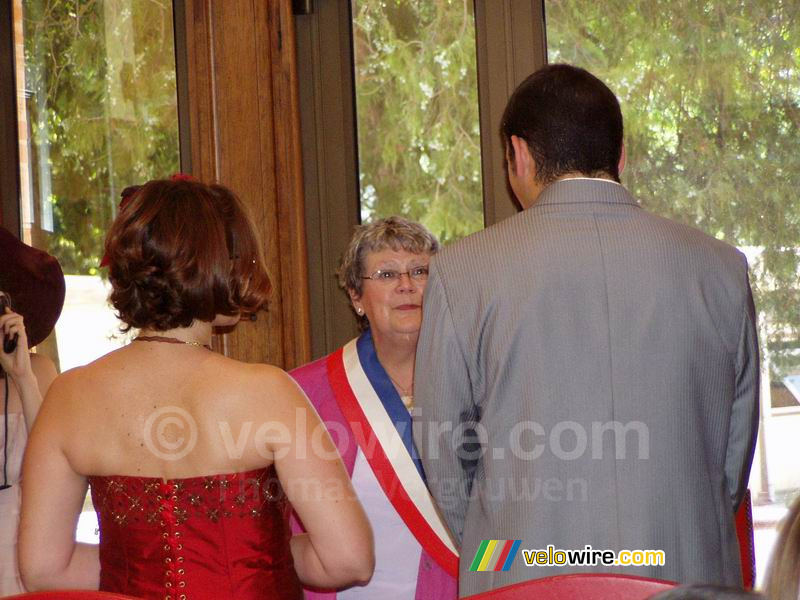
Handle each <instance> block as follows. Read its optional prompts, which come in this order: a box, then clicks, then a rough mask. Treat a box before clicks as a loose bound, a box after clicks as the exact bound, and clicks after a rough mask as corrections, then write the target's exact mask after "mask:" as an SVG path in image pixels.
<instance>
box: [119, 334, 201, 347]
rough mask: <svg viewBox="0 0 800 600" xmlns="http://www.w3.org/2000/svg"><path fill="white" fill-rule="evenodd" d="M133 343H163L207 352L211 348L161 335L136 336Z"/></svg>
mask: <svg viewBox="0 0 800 600" xmlns="http://www.w3.org/2000/svg"><path fill="white" fill-rule="evenodd" d="M133 341H134V342H165V343H167V344H186V345H187V346H194V347H195V348H206V349H207V350H211V346H209V345H208V344H201V343H200V342H187V341H184V340H179V339H178V338H174V337H165V336H162V335H137V336H136V337H135V338H133Z"/></svg>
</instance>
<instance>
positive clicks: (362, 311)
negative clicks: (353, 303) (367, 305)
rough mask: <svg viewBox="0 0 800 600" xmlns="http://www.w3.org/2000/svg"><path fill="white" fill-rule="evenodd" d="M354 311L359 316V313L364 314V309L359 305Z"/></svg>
mask: <svg viewBox="0 0 800 600" xmlns="http://www.w3.org/2000/svg"><path fill="white" fill-rule="evenodd" d="M356 313H358V316H359V317H360V316H361V315H363V314H364V309H363V308H361V307H360V306H359V307H358V308H356Z"/></svg>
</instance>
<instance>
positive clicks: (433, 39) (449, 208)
mask: <svg viewBox="0 0 800 600" xmlns="http://www.w3.org/2000/svg"><path fill="white" fill-rule="evenodd" d="M353 37H354V50H355V62H356V65H355V74H356V103H357V108H358V158H359V170H360V179H361V201H362V217H364V219H365V220H368V219H369V218H370V217H371V216H373V215H377V216H387V215H392V214H404V215H406V216H408V217H409V218H411V219H415V220H418V221H421V222H422V223H424V224H425V225H426V226H428V227H429V228H430V229H431V230H432V231H433V232H434V233H436V234H437V235H438V236H439V237H440V239H442V240H443V241H448V240H452V239H456V238H459V237H462V236H464V235H466V234H468V233H472V232H473V231H477V230H478V229H480V228H482V227H483V201H482V189H481V156H480V126H479V122H478V85H477V69H476V59H475V19H474V16H473V7H472V1H471V0H370V1H363V0H354V1H353Z"/></svg>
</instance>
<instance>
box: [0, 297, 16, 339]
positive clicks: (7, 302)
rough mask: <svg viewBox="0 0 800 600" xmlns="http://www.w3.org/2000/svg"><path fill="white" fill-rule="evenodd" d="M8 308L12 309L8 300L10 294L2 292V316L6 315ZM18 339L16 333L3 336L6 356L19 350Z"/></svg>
mask: <svg viewBox="0 0 800 600" xmlns="http://www.w3.org/2000/svg"><path fill="white" fill-rule="evenodd" d="M6 307H8V308H11V301H10V300H9V298H8V294H6V293H5V292H0V315H4V314H6ZM12 310H13V309H12ZM18 337H19V336H18V335H17V334H16V333H15V334H14V335H13V336H10V335H3V352H5V353H6V354H11V353H12V352H14V350H16V349H17V338H18Z"/></svg>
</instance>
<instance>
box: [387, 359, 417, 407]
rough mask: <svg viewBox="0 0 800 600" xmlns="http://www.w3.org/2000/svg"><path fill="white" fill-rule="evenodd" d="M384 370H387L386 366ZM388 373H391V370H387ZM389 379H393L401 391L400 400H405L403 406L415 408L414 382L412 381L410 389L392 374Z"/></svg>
mask: <svg viewBox="0 0 800 600" xmlns="http://www.w3.org/2000/svg"><path fill="white" fill-rule="evenodd" d="M384 371H386V369H385V368H384ZM386 374H387V375H389V371H386ZM389 379H391V380H392V383H393V384H394V385H395V387H396V388H397V389H398V390H399V391H400V400H401V401H402V402H403V406H405V407H406V408H407V409H408V410H411V409H412V408H414V384H413V383H412V384H411V388H410V389H409V388H405V387H403V386H402V385H400V384H399V383H398V382H397V380H396V379H395V378H394V377H392V376H391V375H389Z"/></svg>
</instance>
